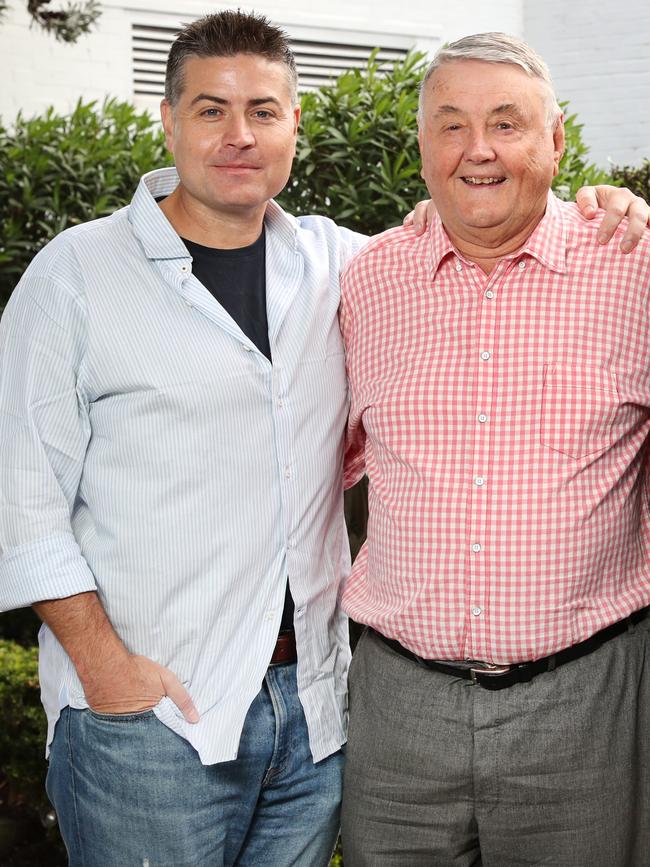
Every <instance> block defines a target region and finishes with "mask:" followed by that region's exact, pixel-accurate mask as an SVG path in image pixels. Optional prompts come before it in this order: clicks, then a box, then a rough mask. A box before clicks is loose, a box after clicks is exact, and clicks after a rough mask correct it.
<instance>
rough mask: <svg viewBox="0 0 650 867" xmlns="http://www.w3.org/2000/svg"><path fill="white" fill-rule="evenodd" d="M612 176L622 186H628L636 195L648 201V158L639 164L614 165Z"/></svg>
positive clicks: (649, 196)
mask: <svg viewBox="0 0 650 867" xmlns="http://www.w3.org/2000/svg"><path fill="white" fill-rule="evenodd" d="M612 177H613V178H614V179H615V181H616V183H618V184H620V185H621V186H622V187H629V188H630V189H631V190H632V192H633V193H636V195H637V196H641V198H643V199H645V200H646V202H650V159H645V160H644V161H643V162H642V164H641V165H640V166H636V167H635V166H615V167H614V168H613V169H612Z"/></svg>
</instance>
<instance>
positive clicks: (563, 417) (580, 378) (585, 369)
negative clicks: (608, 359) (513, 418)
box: [540, 363, 620, 460]
mask: <svg viewBox="0 0 650 867" xmlns="http://www.w3.org/2000/svg"><path fill="white" fill-rule="evenodd" d="M619 403H620V401H619V395H618V387H617V380H616V374H615V373H614V372H613V371H611V370H605V369H604V368H600V367H590V366H587V365H577V364H556V363H550V364H547V365H545V368H544V387H543V397H542V415H541V426H540V438H541V442H542V445H544V446H546V447H547V448H549V449H553V451H557V452H561V453H562V454H565V455H568V456H569V457H571V458H574V459H575V460H579V459H580V458H584V457H586V456H587V455H592V454H595V453H597V452H602V451H604V450H605V449H607V448H609V446H610V445H611V444H612V436H613V434H612V430H613V424H614V420H615V418H616V414H617V412H618V408H619Z"/></svg>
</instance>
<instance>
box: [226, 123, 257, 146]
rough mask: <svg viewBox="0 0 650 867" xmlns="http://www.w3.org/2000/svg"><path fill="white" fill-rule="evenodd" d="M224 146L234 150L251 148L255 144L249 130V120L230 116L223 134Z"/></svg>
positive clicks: (251, 132) (252, 134) (251, 131)
mask: <svg viewBox="0 0 650 867" xmlns="http://www.w3.org/2000/svg"><path fill="white" fill-rule="evenodd" d="M224 144H226V145H230V146H231V147H236V148H246V147H251V146H252V145H254V144H255V135H254V133H253V130H252V128H251V123H250V119H249V118H247V117H244V116H241V117H236V116H234V115H233V116H232V117H231V118H230V119H229V120H228V123H227V126H226V129H225V133H224Z"/></svg>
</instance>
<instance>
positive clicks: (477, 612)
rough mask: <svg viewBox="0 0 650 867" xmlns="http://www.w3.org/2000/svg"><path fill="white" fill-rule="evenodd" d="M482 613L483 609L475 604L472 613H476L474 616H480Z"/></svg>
mask: <svg viewBox="0 0 650 867" xmlns="http://www.w3.org/2000/svg"><path fill="white" fill-rule="evenodd" d="M482 613H483V609H482V608H479V607H478V605H475V606H474V607H473V608H472V614H473V615H474V617H480V616H481V614H482Z"/></svg>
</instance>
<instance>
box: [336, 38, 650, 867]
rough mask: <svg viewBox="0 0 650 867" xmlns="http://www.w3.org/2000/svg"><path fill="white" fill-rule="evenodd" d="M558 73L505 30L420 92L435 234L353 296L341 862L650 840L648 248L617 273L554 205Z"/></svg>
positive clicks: (372, 268)
mask: <svg viewBox="0 0 650 867" xmlns="http://www.w3.org/2000/svg"><path fill="white" fill-rule="evenodd" d="M563 147H564V131H563V126H562V117H561V112H560V108H559V107H558V105H557V102H556V99H555V96H554V94H553V89H552V85H551V82H550V78H549V74H548V70H547V68H546V66H545V64H544V63H543V61H542V60H541V59H540V58H539V57H538V56H537V55H536V54H535V53H534V52H533V51H532V50H531V49H530V48H529V47H528V46H527V45H525V44H524V43H522V42H520V41H519V40H517V39H513V38H511V37H508V36H505V35H503V34H482V35H478V36H472V37H467V38H465V39H461V40H460V41H458V42H456V43H454V44H452V45H450V46H449V47H447V48H444V49H442V50H441V51H440V52H439V53H438V55H437V56H436V58H435V59H434V61H433V63H432V64H431V67H430V69H429V71H428V73H427V76H426V80H425V82H424V85H423V89H422V99H421V115H420V148H421V152H422V162H423V175H424V177H425V179H426V181H427V185H428V187H429V190H430V192H431V195H432V198H433V200H434V202H435V205H436V207H437V209H438V212H439V215H440V216H439V220H437V221H435V222H434V224H433V225H432V227H431V230H430V232H428V233H427V236H426V237H420V238H418V237H415V236H414V235H413V233H412V232H411V231H409V230H405V229H396V230H391V231H389V232H387V233H385V234H384V235H382V236H380V237H379V238H376V239H375V240H374V241H371V242H370V244H369V245H368V246H367V247H366V248H364V250H363V251H362V253H361V254H360V255H359V256H358V258H357V259H356V260H355V262H354V263H353V264H352V266H351V267H350V269H349V270H348V272H347V274H346V275H345V277H344V280H343V287H342V291H343V294H342V313H341V322H342V329H343V334H344V339H345V342H346V345H347V353H348V373H349V380H350V389H351V410H350V421H349V450H348V460H349V476H350V481H352V480H354V478H356V477H357V476H358V475H359V474H360V473H361V472H362V471H363V468H364V467H365V469H366V470H367V474H368V477H369V485H370V502H369V529H368V541H367V545H366V547H365V548H364V549H363V550H362V553H361V554H360V556H359V558H358V560H357V562H356V564H355V568H354V571H353V574H352V577H351V579H350V580H349V581H348V582H347V584H346V585H345V587H344V592H343V596H342V603H343V607H344V609H345V610H346V611H347V612H348V613H349V614H350V615H351V616H352V617H354V618H355V620H357V621H360V622H362V623H365V624H367V625H368V627H369V629H368V630H367V631H366V633H365V634H364V637H363V638H362V639H361V642H360V645H359V647H358V649H357V651H356V654H355V657H354V659H353V663H352V668H351V673H350V714H351V715H350V732H349V742H348V752H347V764H346V774H345V777H346V781H345V794H344V819H343V842H344V857H345V863H346V867H360V865H372V867H388V865H394V867H398V865H399V867H404V865H408V867H417V865H439V867H442V865H459V867H460V865H473V864H480V863H482V864H484V865H491V867H509V865H512V867H520V865H522V864H556V865H561V867H643V865H647V863H648V852H650V666H648V658H649V654H650V636H649V633H650V618H648V616H647V615H648V604H649V603H650V554H649V553H648V539H649V538H650V508H649V506H648V503H649V502H650V475H649V474H648V472H647V461H648V440H647V437H648V433H649V432H650V347H649V344H648V333H650V310H649V301H650V233H646V235H645V237H644V238H643V240H642V242H641V244H640V245H639V247H638V248H637V249H636V250H635V251H634V252H633V253H632V254H631V255H630V256H629V257H624V256H622V255H621V253H620V251H619V250H618V249H616V248H615V247H614V246H613V245H611V246H609V247H607V248H605V247H602V246H599V245H598V243H597V239H596V231H595V229H594V226H593V225H592V224H589V223H586V222H585V221H584V220H583V219H581V217H580V215H579V214H578V212H577V210H576V207H575V206H574V205H571V204H565V203H562V202H560V201H558V200H557V199H556V198H554V197H553V195H551V194H550V193H549V189H550V185H551V181H552V179H553V177H554V175H555V174H556V173H557V170H558V164H559V161H560V158H561V156H562V152H563Z"/></svg>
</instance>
